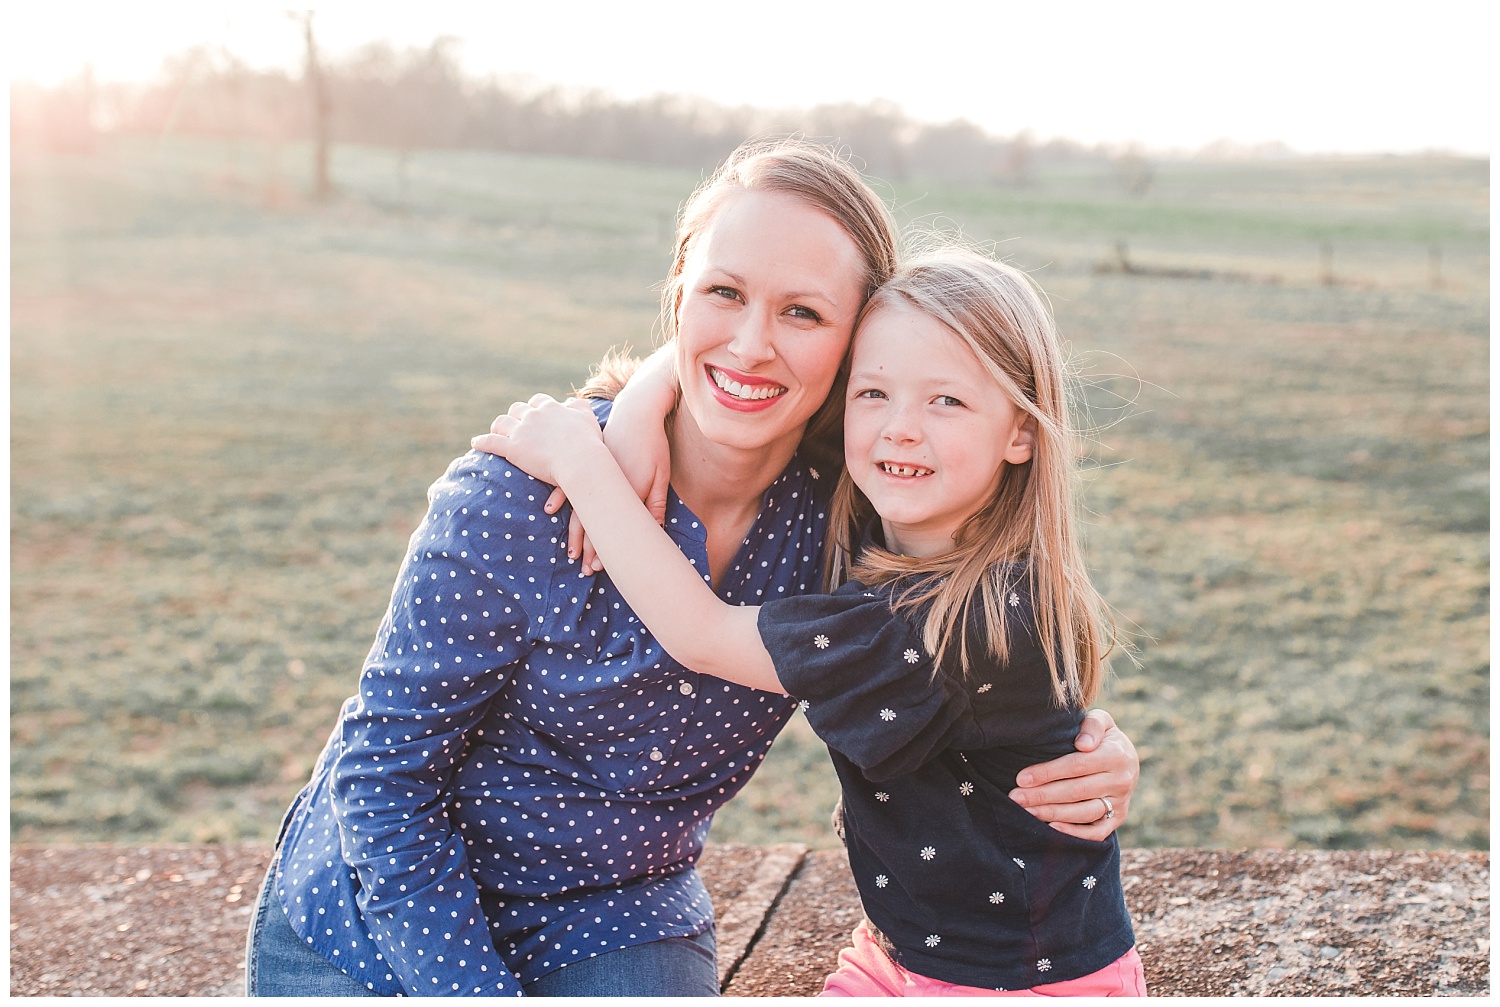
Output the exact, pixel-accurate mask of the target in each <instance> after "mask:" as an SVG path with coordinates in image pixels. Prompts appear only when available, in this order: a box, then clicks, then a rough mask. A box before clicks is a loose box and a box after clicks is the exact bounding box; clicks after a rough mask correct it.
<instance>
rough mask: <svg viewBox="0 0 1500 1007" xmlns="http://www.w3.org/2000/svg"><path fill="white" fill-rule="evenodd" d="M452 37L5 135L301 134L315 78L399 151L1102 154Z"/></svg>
mask: <svg viewBox="0 0 1500 1007" xmlns="http://www.w3.org/2000/svg"><path fill="white" fill-rule="evenodd" d="M456 48H457V43H456V40H454V39H439V40H437V41H435V42H433V43H432V45H431V46H429V47H427V48H425V49H424V48H416V49H406V50H399V51H398V50H396V49H394V48H393V47H391V46H390V45H389V44H387V43H383V42H377V43H373V44H370V45H367V46H365V47H363V48H361V49H358V50H356V51H354V52H353V53H351V54H348V55H346V56H344V57H342V58H339V59H336V60H328V61H325V62H322V63H321V64H314V68H313V69H311V70H310V71H309V72H307V73H305V74H303V75H299V76H292V75H289V74H287V73H285V72H282V71H265V70H253V69H251V68H249V67H247V66H246V65H245V64H244V63H243V62H241V61H239V60H237V59H235V58H234V57H233V56H232V55H231V54H229V53H226V52H224V51H223V50H213V49H208V48H198V49H193V50H189V51H187V52H185V53H183V54H181V55H179V56H177V57H174V58H172V59H170V60H168V61H167V64H166V66H165V70H166V72H165V74H164V75H163V79H162V80H161V81H159V82H157V83H154V84H150V85H125V84H113V83H111V84H96V83H95V82H93V81H92V80H91V79H90V78H89V77H88V76H87V75H84V76H82V77H79V78H76V79H74V80H73V81H71V82H69V83H67V84H64V85H61V86H59V87H56V88H51V89H41V88H36V87H26V86H20V85H17V86H13V87H12V92H11V131H12V142H13V143H17V144H25V143H28V142H40V143H45V144H47V145H49V146H53V147H56V148H62V149H84V148H87V147H88V146H89V145H90V144H91V142H92V141H93V140H94V138H95V137H96V135H97V132H98V131H99V130H111V131H119V132H126V133H145V134H156V135H161V134H167V133H177V134H191V135H199V136H222V137H231V138H247V139H248V138H261V139H268V140H291V139H306V138H310V137H312V136H313V135H314V132H315V127H316V119H315V115H316V113H315V107H316V101H315V98H314V91H315V90H316V89H315V87H313V86H312V82H313V80H314V77H315V76H317V77H320V78H321V84H322V87H323V89H324V94H325V96H326V97H325V101H326V108H327V115H328V120H327V127H326V128H327V132H328V136H329V137H330V139H332V141H333V142H335V143H340V142H342V143H358V144H370V145H376V146H384V147H390V148H394V149H397V150H417V149H424V148H461V149H478V150H499V151H514V152H521V153H537V154H567V155H576V156H582V157H598V158H613V159H618V160H626V161H636V162H642V163H647V164H662V165H673V166H678V167H688V168H695V169H704V168H708V167H711V166H712V165H714V164H716V163H718V162H719V161H720V160H722V159H723V157H724V156H725V155H726V154H727V153H728V152H729V151H730V150H732V149H733V148H734V147H735V145H736V144H738V143H740V142H741V141H742V140H744V139H745V138H746V137H748V136H754V135H764V134H783V133H790V132H802V133H804V134H806V135H808V136H812V137H816V138H819V139H826V140H833V141H836V142H838V143H840V144H843V145H846V146H847V147H848V148H849V149H850V150H851V151H853V153H854V154H855V155H856V157H857V158H858V159H859V160H861V161H862V162H863V163H864V165H865V167H866V168H867V170H868V171H870V172H871V173H873V174H875V175H878V176H881V177H884V178H888V179H892V180H900V179H904V178H907V177H909V176H912V175H919V176H929V177H937V178H944V179H951V180H954V181H966V182H973V181H991V182H999V183H1006V184H1017V183H1023V182H1025V181H1026V178H1027V175H1028V173H1029V172H1030V171H1031V170H1032V169H1033V168H1035V167H1036V166H1039V165H1043V164H1048V163H1055V162H1058V161H1071V160H1082V159H1088V160H1096V159H1099V160H1102V159H1106V158H1108V157H1109V154H1108V153H1107V152H1105V151H1103V150H1101V149H1097V148H1085V147H1082V146H1080V145H1078V144H1075V143H1070V142H1067V141H1061V140H1054V141H1052V142H1049V143H1045V144H1037V143H1034V142H1033V141H1032V140H1031V138H1030V137H1029V135H1028V134H1025V133H1022V134H1020V135H1018V136H1014V137H1010V138H1001V137H995V136H991V135H989V134H988V133H986V132H984V131H983V130H982V129H980V128H979V127H978V126H976V125H974V124H973V123H970V122H967V121H964V120H956V121H954V122H949V123H944V124H941V125H933V124H928V123H920V122H916V121H914V120H913V119H911V118H909V117H908V116H906V115H905V114H904V113H903V112H902V111H901V109H900V108H899V107H898V106H897V105H895V104H893V103H890V102H873V103H870V104H866V105H854V104H840V105H820V106H817V107H815V108H811V109H792V110H766V109H759V108H751V107H726V106H723V105H719V104H715V103H713V102H709V101H706V100H704V99H698V98H688V97H682V96H676V95H658V96H655V97H650V98H643V99H639V100H635V101H622V100H619V99H616V98H614V97H611V96H610V95H608V94H606V93H604V92H600V91H570V90H565V89H563V88H559V87H536V86H529V85H528V84H527V83H526V82H524V81H520V80H516V79H511V78H504V77H490V78H486V79H476V78H473V77H469V76H466V75H465V74H464V73H463V72H462V71H461V69H460V67H459V64H458V60H457V54H456Z"/></svg>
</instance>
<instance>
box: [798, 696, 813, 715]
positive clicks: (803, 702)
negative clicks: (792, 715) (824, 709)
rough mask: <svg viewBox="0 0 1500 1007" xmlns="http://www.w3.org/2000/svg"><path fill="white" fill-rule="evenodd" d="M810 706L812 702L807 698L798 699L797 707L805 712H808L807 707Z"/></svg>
mask: <svg viewBox="0 0 1500 1007" xmlns="http://www.w3.org/2000/svg"><path fill="white" fill-rule="evenodd" d="M810 706H812V703H810V702H808V701H807V700H805V699H801V700H798V701H797V708H798V709H799V710H801V711H802V712H803V713H806V712H807V708H808V707H810Z"/></svg>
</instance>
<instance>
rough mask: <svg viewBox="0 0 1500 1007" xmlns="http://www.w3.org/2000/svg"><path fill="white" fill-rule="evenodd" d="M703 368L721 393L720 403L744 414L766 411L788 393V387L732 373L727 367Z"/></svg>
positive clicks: (735, 372) (706, 366) (708, 365)
mask: <svg viewBox="0 0 1500 1007" xmlns="http://www.w3.org/2000/svg"><path fill="white" fill-rule="evenodd" d="M703 366H704V370H705V371H707V372H708V377H709V380H710V381H712V382H713V383H714V387H715V388H717V389H718V390H719V391H720V392H721V394H720V395H719V396H718V399H719V401H720V402H722V403H723V404H724V405H726V406H728V407H729V408H730V409H739V410H741V411H743V412H754V411H756V410H760V409H765V408H768V407H769V406H770V405H771V404H772V403H773V401H774V400H776V399H778V398H780V397H781V396H783V395H785V394H786V391H787V388H786V385H783V384H779V383H777V382H775V381H767V380H764V379H762V378H756V377H752V376H751V375H749V374H743V373H741V372H739V371H731V370H730V369H729V368H727V367H715V366H714V365H712V364H704V365H703Z"/></svg>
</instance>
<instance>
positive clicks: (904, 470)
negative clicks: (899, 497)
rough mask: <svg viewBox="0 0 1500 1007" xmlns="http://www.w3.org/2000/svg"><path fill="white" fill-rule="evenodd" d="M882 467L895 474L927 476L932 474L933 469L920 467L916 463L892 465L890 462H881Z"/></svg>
mask: <svg viewBox="0 0 1500 1007" xmlns="http://www.w3.org/2000/svg"><path fill="white" fill-rule="evenodd" d="M880 467H881V468H882V469H884V470H885V471H886V472H887V473H888V474H890V475H893V476H918V475H922V476H926V475H931V474H932V470H931V469H919V468H917V467H916V466H914V465H892V464H891V463H890V462H881V463H880Z"/></svg>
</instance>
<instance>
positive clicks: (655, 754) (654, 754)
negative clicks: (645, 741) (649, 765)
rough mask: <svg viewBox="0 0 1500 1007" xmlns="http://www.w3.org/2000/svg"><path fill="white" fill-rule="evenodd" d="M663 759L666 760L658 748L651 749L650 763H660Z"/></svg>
mask: <svg viewBox="0 0 1500 1007" xmlns="http://www.w3.org/2000/svg"><path fill="white" fill-rule="evenodd" d="M665 758H666V756H665V755H662V754H661V749H659V748H653V749H651V761H652V762H660V761H661V760H662V759H665Z"/></svg>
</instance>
